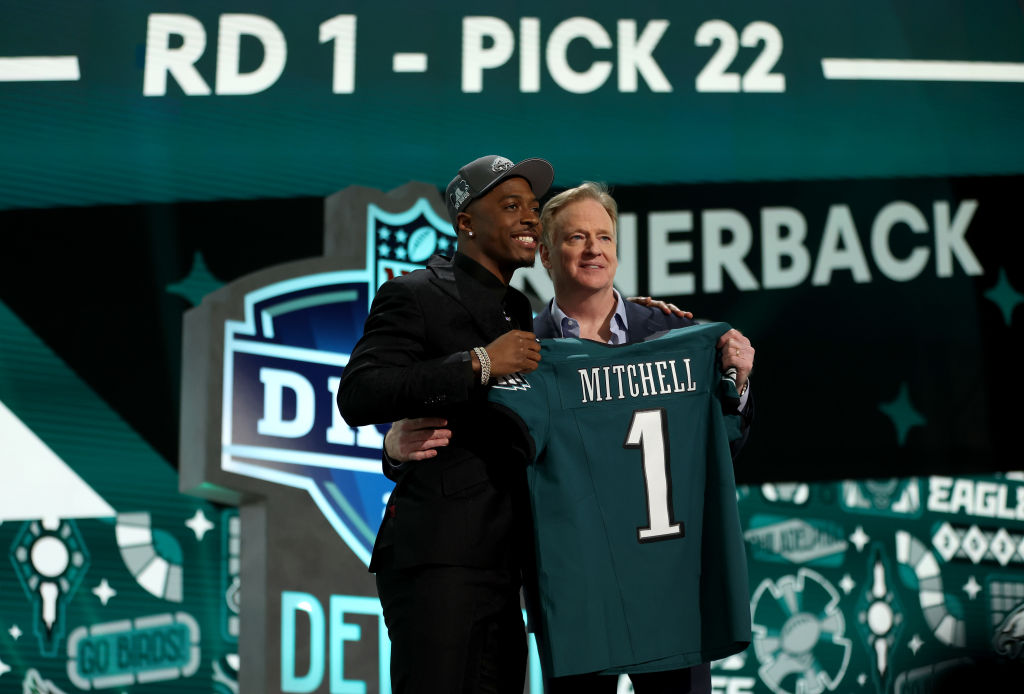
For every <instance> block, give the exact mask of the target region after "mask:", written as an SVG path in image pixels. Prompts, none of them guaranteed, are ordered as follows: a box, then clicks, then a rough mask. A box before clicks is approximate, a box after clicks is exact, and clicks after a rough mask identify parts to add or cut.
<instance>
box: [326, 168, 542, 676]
mask: <svg viewBox="0 0 1024 694" xmlns="http://www.w3.org/2000/svg"><path fill="white" fill-rule="evenodd" d="M553 178H554V172H553V171H552V168H551V165H550V164H548V162H546V161H544V160H542V159H528V160H525V161H522V162H520V163H518V164H513V163H512V162H511V161H510V160H508V159H506V158H505V157H498V156H487V157H481V158H479V159H476V160H474V161H472V162H470V163H469V164H467V165H466V166H464V167H462V169H460V170H459V174H458V175H457V176H456V177H455V178H454V179H453V180H452V182H451V183H450V184H449V185H448V189H447V191H446V202H447V206H448V213H449V216H450V217H451V220H452V224H453V225H454V227H455V230H456V232H457V234H458V249H459V250H458V252H457V253H456V254H455V256H454V258H452V259H451V260H450V261H449V260H447V259H444V258H441V257H438V256H435V257H433V258H431V259H430V261H429V262H428V264H427V267H426V268H425V269H423V270H417V271H415V272H412V273H410V274H408V275H405V276H403V277H399V278H396V279H393V280H390V281H389V282H387V283H385V284H384V285H383V286H382V287H381V288H380V289H379V290H378V292H377V295H376V297H375V298H374V301H373V306H372V307H371V309H370V315H369V317H368V318H367V319H366V325H365V328H364V333H363V337H362V338H361V339H360V340H359V342H358V343H357V344H356V346H355V349H354V350H353V352H352V356H351V358H350V359H349V362H348V365H347V366H346V367H345V372H344V374H343V376H342V379H341V386H340V388H339V390H338V406H339V408H340V409H341V413H342V416H343V417H344V418H345V420H346V421H347V422H348V423H349V424H350V425H352V426H360V425H365V424H379V423H384V422H392V421H395V420H399V419H402V418H403V417H424V416H431V417H439V418H443V421H445V422H446V424H447V427H448V429H447V431H449V432H450V433H451V437H450V443H449V445H447V446H446V447H445V449H444V451H443V452H442V453H440V454H439V455H436V457H434V458H433V459H432V460H430V461H427V462H423V463H419V464H416V465H407V466H390V465H386V471H387V474H388V476H389V477H391V478H392V479H395V481H396V482H397V484H396V486H395V489H394V491H393V492H392V494H391V497H390V499H389V501H388V504H387V507H386V510H385V516H384V521H383V522H382V524H381V528H380V531H379V533H378V535H377V542H376V545H375V546H374V551H373V557H372V560H371V563H370V570H371V571H374V572H375V573H376V575H377V589H378V593H379V595H380V599H381V604H382V606H383V610H384V620H385V623H386V624H387V627H388V634H389V636H390V638H391V649H392V650H391V678H392V682H391V684H392V689H393V691H395V692H396V694H407V693H411V692H443V693H445V694H447V693H452V694H455V693H459V692H466V693H470V692H500V693H509V694H511V693H513V692H514V693H515V694H520V693H521V692H522V690H523V685H524V678H525V663H526V637H525V630H524V627H523V620H522V616H521V612H520V603H519V588H520V585H521V563H522V561H523V559H524V557H525V555H526V552H525V546H526V544H525V543H527V542H528V541H529V538H528V535H527V534H528V533H529V508H528V506H527V504H528V501H527V499H526V496H525V475H524V473H523V468H522V465H521V463H515V464H510V463H509V462H508V461H506V460H504V456H505V455H506V454H505V453H504V451H503V450H502V447H501V446H500V445H495V444H496V441H495V436H496V426H497V425H495V424H494V423H493V422H492V421H491V420H492V419H494V417H493V415H490V416H489V415H488V412H487V411H486V409H485V408H484V407H483V403H484V402H485V401H486V389H487V383H488V382H489V380H490V379H491V378H492V377H497V376H505V375H509V374H513V373H516V372H520V371H523V372H529V371H532V370H533V369H535V368H536V365H537V362H538V361H539V359H540V349H539V347H538V345H537V341H536V339H535V337H534V335H533V333H532V332H530V329H531V327H532V323H531V317H532V312H531V310H530V304H529V301H528V300H527V299H526V297H525V296H523V295H522V294H521V293H519V292H518V291H516V290H515V289H512V288H510V287H509V286H508V282H509V280H510V279H511V277H512V273H513V272H515V270H516V269H517V268H519V267H523V266H528V265H532V264H533V262H534V256H535V254H536V249H537V244H538V243H539V240H540V206H539V204H538V202H537V198H538V197H540V196H542V195H544V193H545V192H547V190H548V188H549V187H550V185H551V182H552V180H553Z"/></svg>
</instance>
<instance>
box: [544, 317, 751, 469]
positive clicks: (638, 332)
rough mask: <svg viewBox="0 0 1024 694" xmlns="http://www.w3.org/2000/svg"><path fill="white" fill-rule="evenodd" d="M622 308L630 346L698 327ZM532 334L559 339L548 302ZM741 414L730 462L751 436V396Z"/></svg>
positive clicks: (727, 404)
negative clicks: (678, 330)
mask: <svg viewBox="0 0 1024 694" xmlns="http://www.w3.org/2000/svg"><path fill="white" fill-rule="evenodd" d="M623 305H624V306H625V307H626V326H627V328H628V330H629V340H630V342H637V341H640V340H643V339H644V338H646V337H650V336H651V335H653V334H655V333H660V332H662V331H663V330H671V329H672V328H685V327H687V326H690V325H697V322H696V321H694V320H690V319H689V318H680V317H679V316H677V315H675V314H666V313H665V312H664V311H662V310H661V309H657V308H650V307H648V306H641V305H640V304H634V303H633V302H631V301H626V302H624V304H623ZM533 332H534V333H535V334H536V335H537V337H540V338H548V337H561V336H562V333H561V331H560V330H559V329H558V328H557V327H556V326H555V323H554V320H553V318H552V315H551V303H550V302H549V303H548V305H547V306H546V307H545V308H544V310H543V311H541V312H540V313H539V314H537V317H536V318H534V319H533ZM737 405H738V402H731V403H729V402H723V403H722V407H736V406H737ZM740 414H741V415H743V425H742V427H741V429H742V432H743V436H742V437H741V438H739V439H738V440H736V441H732V442H730V444H729V448H730V450H731V451H732V456H733V458H735V457H736V456H737V455H738V454H739V452H740V449H741V448H743V444H744V443H746V441H747V436H748V435H749V434H750V423H751V421H752V420H753V418H754V395H753V393H751V394H750V395H749V396H748V397H747V402H746V405H745V406H744V408H743V410H742V412H740Z"/></svg>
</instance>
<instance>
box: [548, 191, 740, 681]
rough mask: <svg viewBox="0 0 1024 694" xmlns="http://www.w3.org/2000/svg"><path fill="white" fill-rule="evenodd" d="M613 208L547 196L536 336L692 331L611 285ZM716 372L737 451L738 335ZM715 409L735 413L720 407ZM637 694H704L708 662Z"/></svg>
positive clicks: (647, 677) (606, 198) (728, 338)
mask: <svg viewBox="0 0 1024 694" xmlns="http://www.w3.org/2000/svg"><path fill="white" fill-rule="evenodd" d="M617 221H618V209H617V206H616V204H615V200H614V199H612V197H611V196H610V195H609V194H608V192H607V190H606V189H605V188H604V187H603V186H601V185H598V184H595V183H584V184H583V185H581V186H578V187H576V188H572V189H570V190H567V191H565V192H563V193H560V194H558V195H556V196H555V197H553V198H552V199H551V200H549V201H548V203H547V204H546V205H545V206H544V211H543V213H542V214H541V226H542V231H541V246H540V259H541V262H542V263H543V264H544V267H545V268H547V270H548V273H549V274H550V275H551V280H552V282H553V283H554V286H555V298H554V299H552V300H551V301H550V302H549V303H548V306H547V307H546V308H545V309H544V310H543V311H542V312H541V313H540V314H539V315H538V316H537V317H536V318H534V321H533V331H534V333H535V334H536V335H537V337H540V338H545V337H581V338H585V339H590V340H596V341H599V342H606V343H610V344H624V343H626V342H637V341H639V340H643V339H644V338H646V337H648V336H650V335H652V334H654V333H657V332H661V331H663V330H668V329H671V328H683V327H686V326H690V325H694V321H693V320H692V319H691V318H687V317H682V316H678V315H675V314H668V315H666V314H665V313H664V312H663V311H661V310H660V309H657V308H653V307H648V306H641V305H639V304H636V303H633V302H630V301H624V300H623V299H622V297H621V296H620V295H619V293H618V292H617V291H615V289H614V287H613V286H612V283H613V281H614V279H615V271H616V269H617V268H618V255H617V253H616V224H617ZM718 349H719V350H721V354H722V370H723V371H726V372H727V371H728V370H729V369H734V370H735V375H736V389H737V391H738V392H740V393H741V399H740V403H739V409H740V412H741V413H742V414H743V415H744V424H745V425H744V427H743V433H744V436H743V439H740V440H738V441H736V442H734V444H733V455H734V456H735V455H736V453H737V452H738V451H739V448H740V447H741V446H742V445H743V441H744V439H745V438H746V434H747V431H748V430H749V424H750V419H751V417H752V416H753V401H752V399H751V398H750V394H749V389H748V386H749V382H748V377H749V375H750V371H751V369H752V368H753V366H754V348H753V347H752V346H751V345H750V340H748V339H747V338H746V337H745V336H743V334H742V333H740V332H739V331H738V330H735V329H732V330H729V331H728V332H727V333H725V334H724V335H723V336H722V338H721V339H720V340H719V342H718ZM722 406H723V408H732V407H736V406H737V405H736V403H735V402H723V403H722ZM617 680H618V677H617V676H616V675H599V674H597V673H594V674H588V675H577V676H571V677H558V678H554V679H548V680H547V681H546V685H545V692H546V694H577V693H580V694H582V693H583V692H588V693H590V692H594V693H598V694H600V693H602V692H606V693H607V694H614V692H615V691H616V690H617V687H616V683H617ZM630 680H631V681H632V682H633V688H634V690H635V691H636V692H637V694H669V693H670V692H671V693H672V694H698V693H700V694H710V692H711V672H710V665H709V664H708V663H702V664H701V665H697V666H695V667H691V668H683V669H675V670H663V671H659V672H646V673H632V674H630Z"/></svg>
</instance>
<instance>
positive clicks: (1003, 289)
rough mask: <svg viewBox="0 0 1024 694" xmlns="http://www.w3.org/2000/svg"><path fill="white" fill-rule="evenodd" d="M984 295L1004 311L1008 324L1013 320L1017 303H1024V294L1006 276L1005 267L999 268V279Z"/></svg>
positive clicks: (1004, 318) (1004, 317)
mask: <svg viewBox="0 0 1024 694" xmlns="http://www.w3.org/2000/svg"><path fill="white" fill-rule="evenodd" d="M982 296H984V297H985V298H986V299H988V300H989V301H991V302H992V303H993V304H995V305H996V306H998V307H999V310H1000V311H1002V312H1003V320H1005V321H1006V324H1007V325H1010V324H1011V323H1012V322H1013V309H1015V308H1017V304H1020V303H1024V294H1021V293H1020V292H1018V291H1017V290H1016V289H1014V288H1013V285H1012V284H1010V280H1009V279H1008V278H1007V277H1006V269H1005V268H999V281H997V282H996V286H994V287H992V288H991V289H989V290H988V291H987V292H985V293H984V294H983V295H982Z"/></svg>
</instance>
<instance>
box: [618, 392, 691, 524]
mask: <svg viewBox="0 0 1024 694" xmlns="http://www.w3.org/2000/svg"><path fill="white" fill-rule="evenodd" d="M622 446H623V448H629V449H632V448H639V449H640V457H641V459H642V461H643V470H644V492H646V494H647V527H645V528H637V529H636V530H637V533H636V534H637V540H638V541H639V542H655V541H657V540H668V539H672V538H675V537H685V535H686V530H685V528H684V526H683V523H677V522H676V521H675V520H673V518H672V474H671V471H670V470H669V467H668V463H669V460H671V458H670V457H669V450H668V415H667V413H666V412H665V410H664V408H660V407H659V408H655V409H650V410H634V411H633V419H632V421H630V423H629V431H628V433H627V434H626V441H625V443H623V444H622Z"/></svg>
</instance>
